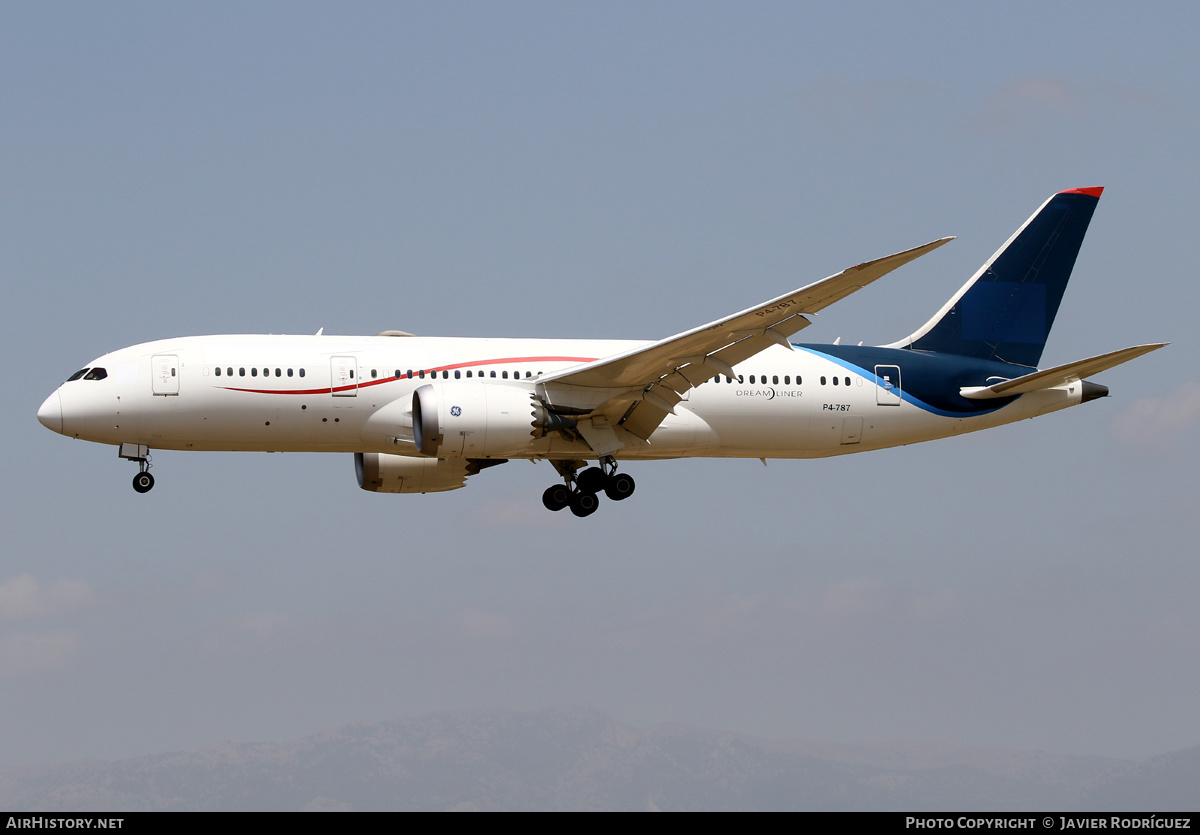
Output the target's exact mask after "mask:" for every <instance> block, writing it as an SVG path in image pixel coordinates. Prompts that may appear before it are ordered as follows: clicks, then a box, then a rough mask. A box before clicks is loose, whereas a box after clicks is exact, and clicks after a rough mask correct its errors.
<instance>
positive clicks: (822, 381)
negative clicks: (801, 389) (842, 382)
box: [821, 377, 825, 385]
mask: <svg viewBox="0 0 1200 835" xmlns="http://www.w3.org/2000/svg"><path fill="white" fill-rule="evenodd" d="M821 385H825V378H824V377H822V378H821Z"/></svg>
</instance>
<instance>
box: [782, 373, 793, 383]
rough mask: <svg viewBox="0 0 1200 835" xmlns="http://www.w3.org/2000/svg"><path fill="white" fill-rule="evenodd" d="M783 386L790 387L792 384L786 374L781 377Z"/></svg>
mask: <svg viewBox="0 0 1200 835" xmlns="http://www.w3.org/2000/svg"><path fill="white" fill-rule="evenodd" d="M783 384H784V385H785V386H790V385H791V384H792V378H791V377H790V376H788V375H787V374H785V375H783Z"/></svg>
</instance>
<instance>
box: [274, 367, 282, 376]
mask: <svg viewBox="0 0 1200 835" xmlns="http://www.w3.org/2000/svg"><path fill="white" fill-rule="evenodd" d="M275 376H276V377H282V376H283V369H281V368H276V369H275Z"/></svg>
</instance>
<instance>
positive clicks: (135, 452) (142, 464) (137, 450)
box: [117, 444, 154, 493]
mask: <svg viewBox="0 0 1200 835" xmlns="http://www.w3.org/2000/svg"><path fill="white" fill-rule="evenodd" d="M117 456H118V457H120V458H124V459H125V460H126V461H136V462H137V463H138V473H137V475H135V476H134V477H133V489H134V490H136V491H138V492H139V493H149V492H150V488H151V487H153V486H154V476H152V475H150V447H148V446H146V445H145V444H121V446H120V447H118V448H117Z"/></svg>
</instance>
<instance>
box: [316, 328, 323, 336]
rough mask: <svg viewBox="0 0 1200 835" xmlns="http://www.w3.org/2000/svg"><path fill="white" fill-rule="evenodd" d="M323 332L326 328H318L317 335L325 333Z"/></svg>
mask: <svg viewBox="0 0 1200 835" xmlns="http://www.w3.org/2000/svg"><path fill="white" fill-rule="evenodd" d="M323 333H325V329H324V328H317V336H320V335H321V334H323Z"/></svg>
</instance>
